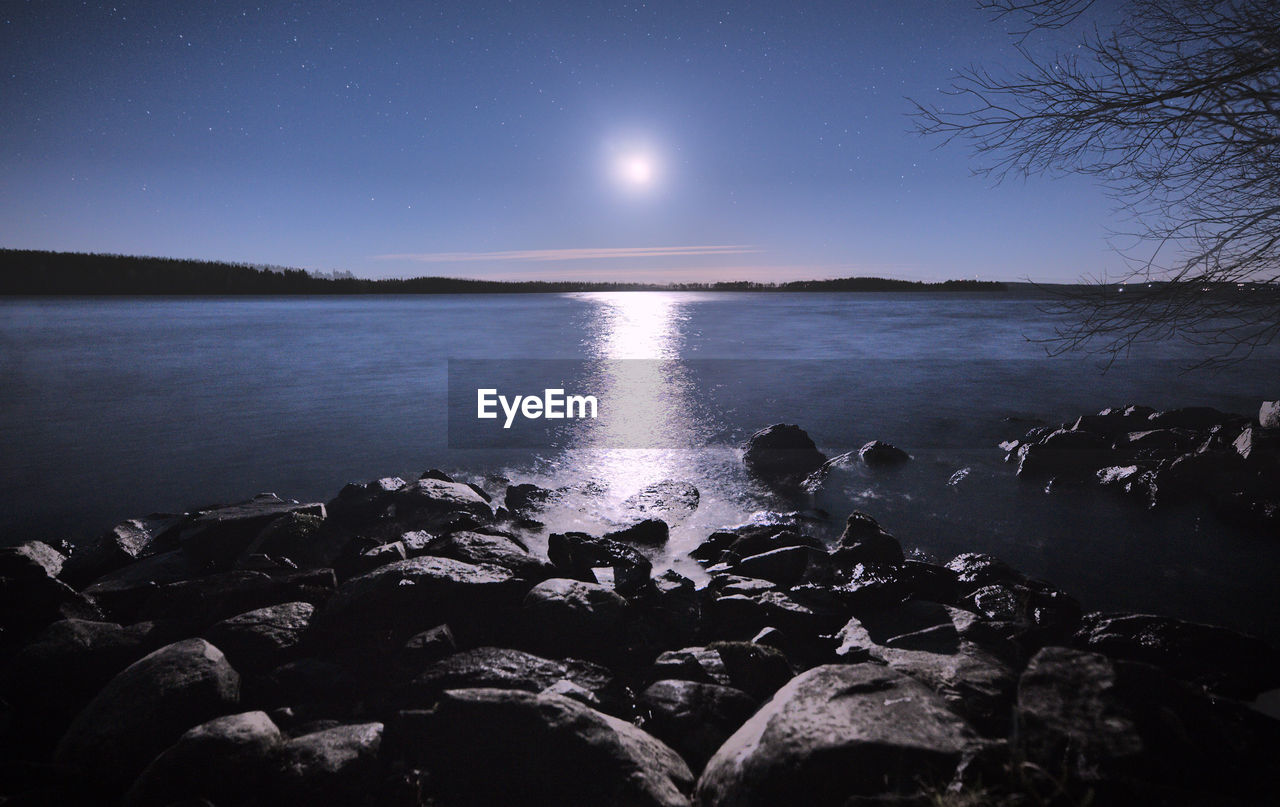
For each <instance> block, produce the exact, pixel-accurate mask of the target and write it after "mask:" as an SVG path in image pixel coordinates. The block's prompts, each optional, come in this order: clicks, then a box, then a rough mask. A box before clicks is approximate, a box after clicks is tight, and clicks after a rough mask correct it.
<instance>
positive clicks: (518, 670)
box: [401, 647, 628, 713]
mask: <svg viewBox="0 0 1280 807" xmlns="http://www.w3.org/2000/svg"><path fill="white" fill-rule="evenodd" d="M559 681H568V682H570V683H572V684H573V685H575V686H577V687H580V688H582V689H583V690H584V691H586V692H588V693H590V694H591V697H592V698H593V699H594V700H595V701H596V702H597V703H598V704H600V705H598V706H597V707H596V708H603V709H604V710H605V711H609V712H616V713H622V712H623V711H625V710H626V708H627V705H628V704H627V703H626V696H625V693H624V692H623V688H622V686H621V685H620V684H619V683H618V682H617V681H616V680H615V678H614V676H613V673H611V672H610V671H609V670H608V669H607V668H605V667H601V666H600V665H598V664H592V663H591V662H589V661H581V660H579V659H573V658H568V659H562V660H561V659H547V658H543V657H541V656H535V655H533V654H532V653H525V652H523V651H520V650H510V649H507V648H500V647H477V648H475V649H473V650H464V651H462V652H460V653H454V654H453V655H451V656H448V657H447V658H444V659H441V660H440V661H437V662H435V663H434V664H431V665H430V666H428V667H427V668H426V669H424V670H423V671H422V673H421V674H419V675H418V676H417V677H416V678H414V679H413V682H412V684H410V685H409V686H408V688H407V689H406V690H405V692H404V694H403V696H402V699H401V701H402V703H404V704H405V705H407V706H413V707H415V708H421V707H426V706H430V705H431V704H433V703H435V702H436V700H437V699H438V698H439V697H440V695H441V693H443V692H444V691H445V690H448V689H475V688H487V689H518V690H521V691H524V692H533V693H537V692H543V691H546V690H547V689H548V688H549V687H552V686H554V685H555V684H556V683H557V682H559Z"/></svg>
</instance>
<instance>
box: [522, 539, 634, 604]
mask: <svg viewBox="0 0 1280 807" xmlns="http://www.w3.org/2000/svg"><path fill="white" fill-rule="evenodd" d="M547 556H548V557H549V558H550V559H551V562H552V563H553V564H555V566H556V568H557V569H559V570H560V573H561V575H563V576H564V577H570V578H572V579H574V580H582V581H584V582H588V583H591V582H596V577H595V572H594V571H593V569H595V568H598V567H605V566H607V567H610V568H612V569H613V585H614V588H615V589H616V590H617V591H618V593H619V594H621V595H622V596H624V597H629V596H631V595H633V594H636V593H638V592H640V591H642V590H644V589H645V588H648V586H649V576H650V574H652V572H653V564H652V563H651V562H650V561H649V559H648V558H646V557H645V556H644V555H642V554H640V552H639V551H638V550H637V549H636V548H635V547H632V546H628V545H627V544H624V543H621V542H620V541H611V540H609V539H607V538H595V537H593V536H590V535H587V534H586V533H581V532H568V533H552V534H551V536H550V537H549V538H548V539H547Z"/></svg>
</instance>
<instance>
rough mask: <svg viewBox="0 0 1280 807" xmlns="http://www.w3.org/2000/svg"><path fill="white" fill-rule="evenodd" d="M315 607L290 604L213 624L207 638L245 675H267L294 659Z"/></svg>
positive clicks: (307, 603) (304, 603)
mask: <svg viewBox="0 0 1280 807" xmlns="http://www.w3.org/2000/svg"><path fill="white" fill-rule="evenodd" d="M314 611H315V606H314V605H312V604H311V603H309V602H286V603H282V604H280V605H271V606H268V607H266V608H259V609H257V610H255V611H248V612H246V613H243V614H239V615H237V616H233V617H231V618H229V619H224V620H222V621H221V622H218V623H215V624H214V625H211V626H210V627H209V629H208V630H206V631H205V633H204V636H205V638H206V639H208V640H209V641H210V642H212V643H213V644H214V646H215V647H217V648H218V649H220V650H222V652H223V653H225V654H226V656H227V659H228V660H229V661H230V662H231V665H232V666H233V667H235V668H236V669H237V670H240V671H242V672H265V671H267V670H271V669H274V668H276V667H279V666H280V665H281V664H284V663H286V662H288V661H292V660H293V656H294V654H295V653H296V651H297V648H298V644H299V643H300V642H301V641H302V635H303V634H304V633H305V632H306V630H307V625H308V624H309V623H310V621H311V614H312V612H314Z"/></svg>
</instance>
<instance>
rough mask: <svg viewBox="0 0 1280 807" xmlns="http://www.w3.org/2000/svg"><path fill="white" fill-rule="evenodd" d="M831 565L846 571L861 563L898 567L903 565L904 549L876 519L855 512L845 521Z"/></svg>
mask: <svg viewBox="0 0 1280 807" xmlns="http://www.w3.org/2000/svg"><path fill="white" fill-rule="evenodd" d="M832 561H833V562H834V563H835V564H836V565H837V566H840V567H842V568H846V569H847V568H852V567H853V566H854V565H856V564H858V563H864V564H868V563H869V564H898V563H902V561H903V555H902V545H901V544H899V543H898V541H897V539H896V538H894V537H893V536H892V535H890V534H889V533H887V532H885V530H884V528H883V527H881V526H880V524H879V523H878V522H877V521H876V520H875V519H874V518H872V517H871V516H869V515H867V514H866V513H863V512H860V511H856V510H855V511H854V512H853V513H852V514H850V516H849V518H848V519H847V520H846V521H845V526H844V532H843V533H841V534H840V541H839V543H837V544H836V550H835V552H833V553H832Z"/></svg>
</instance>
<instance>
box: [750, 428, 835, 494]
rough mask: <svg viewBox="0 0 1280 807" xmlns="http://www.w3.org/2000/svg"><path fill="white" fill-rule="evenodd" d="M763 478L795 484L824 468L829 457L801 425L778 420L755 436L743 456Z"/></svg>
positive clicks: (785, 484)
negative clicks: (819, 449)
mask: <svg viewBox="0 0 1280 807" xmlns="http://www.w3.org/2000/svg"><path fill="white" fill-rule="evenodd" d="M742 459H743V462H745V463H746V466H747V470H748V471H750V472H751V473H752V474H754V475H755V476H757V477H759V478H760V479H761V480H762V481H764V482H766V483H768V484H772V485H781V486H795V485H798V484H800V483H801V482H802V481H804V478H805V477H807V476H808V475H809V474H811V473H813V472H814V471H816V470H818V469H819V468H820V467H822V464H823V463H824V462H826V459H827V458H826V457H825V456H824V455H823V454H822V452H820V451H818V448H817V446H815V445H814V444H813V440H811V439H810V438H809V435H808V434H805V432H804V430H803V429H801V428H800V427H799V426H794V425H789V424H785V423H777V424H774V425H772V426H769V427H766V428H764V429H761V430H760V431H758V432H756V433H755V434H753V435H751V439H750V441H749V442H748V443H747V449H746V453H745V454H744V455H743V457H742Z"/></svg>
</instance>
